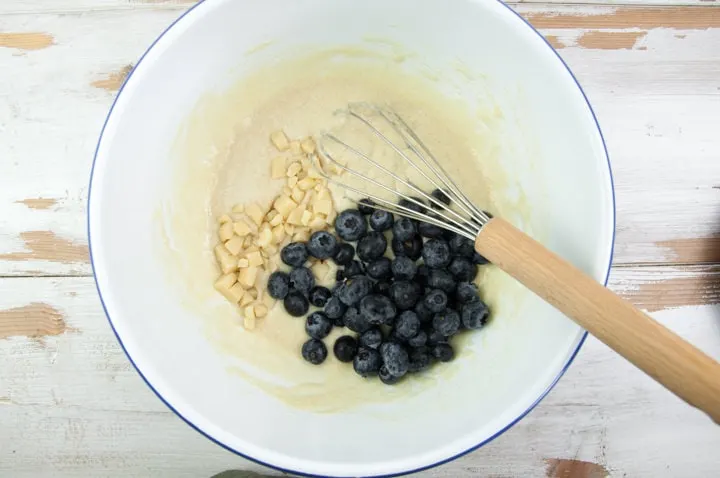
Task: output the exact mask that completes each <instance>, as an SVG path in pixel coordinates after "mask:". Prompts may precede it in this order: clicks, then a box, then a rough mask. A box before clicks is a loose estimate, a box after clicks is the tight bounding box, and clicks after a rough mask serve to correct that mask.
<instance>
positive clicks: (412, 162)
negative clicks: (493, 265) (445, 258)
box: [316, 103, 490, 240]
mask: <svg viewBox="0 0 720 478" xmlns="http://www.w3.org/2000/svg"><path fill="white" fill-rule="evenodd" d="M340 113H341V114H344V115H346V116H347V118H348V121H356V122H358V124H359V125H361V126H362V127H363V128H364V129H367V131H368V133H370V134H372V135H373V136H374V138H376V139H377V140H378V142H379V143H380V144H381V145H383V147H386V148H387V150H388V151H390V154H391V155H392V156H394V157H395V158H396V159H398V158H399V159H400V161H399V163H398V164H396V165H394V166H395V167H393V165H389V164H387V162H385V161H383V160H382V159H379V158H377V155H374V154H372V153H371V152H369V151H363V150H362V149H361V148H359V147H358V146H355V145H352V144H350V143H349V142H348V141H347V140H344V139H342V138H340V137H338V136H337V135H336V134H335V133H324V134H322V135H321V136H320V137H319V138H318V141H317V151H318V157H317V158H316V161H318V160H319V159H322V160H324V161H325V163H326V165H327V164H332V165H334V167H335V169H336V170H339V171H342V172H343V173H347V175H345V174H342V175H340V176H331V175H330V174H328V173H327V172H326V171H325V169H324V168H323V165H322V164H319V165H318V168H317V169H318V170H319V171H320V174H321V175H323V176H324V177H325V178H326V179H327V180H328V181H329V182H331V183H333V184H336V185H338V186H340V187H342V188H343V189H345V190H347V191H350V192H352V193H354V194H357V195H358V196H359V198H358V199H360V198H369V199H371V200H372V201H373V202H374V203H375V204H374V205H373V207H374V208H376V209H382V210H385V211H388V212H390V213H393V214H397V215H399V216H404V217H408V218H410V219H416V220H418V221H421V222H426V223H429V224H433V225H435V226H438V227H441V228H443V229H447V230H449V231H452V232H455V233H457V234H460V235H461V236H464V237H466V238H468V239H471V240H475V238H476V237H477V235H478V234H479V232H480V229H481V228H482V227H483V226H484V225H485V224H486V223H487V222H488V221H489V220H490V215H489V214H488V213H486V212H485V211H482V210H481V209H479V208H477V207H476V206H475V205H474V204H473V203H472V202H471V201H470V200H469V199H468V198H467V196H465V195H464V194H463V193H462V191H461V190H460V188H459V187H458V186H457V184H456V183H455V182H454V181H453V180H452V178H450V176H449V175H448V174H447V173H446V172H445V169H444V168H443V167H442V165H441V163H440V161H438V159H437V158H436V157H435V156H434V155H433V154H432V152H431V151H430V150H429V149H428V147H427V146H426V145H425V143H423V141H422V140H421V139H420V138H419V137H418V135H417V134H415V132H414V131H413V130H412V129H411V128H410V126H409V125H408V124H407V122H406V121H405V120H403V118H402V117H401V116H400V115H399V114H397V113H396V112H394V111H393V110H392V109H390V108H388V107H386V106H380V105H375V104H369V103H353V104H350V105H349V106H348V108H347V109H346V110H343V111H342V112H340ZM332 148H340V150H339V151H340V152H343V153H348V154H350V156H351V159H350V160H349V161H347V162H345V161H341V160H340V158H339V157H338V156H339V154H338V152H335V151H332ZM361 164H363V165H365V166H367V167H369V169H368V170H367V171H366V172H362V171H360V169H359V167H360V165H361ZM396 168H397V172H395V171H393V169H396ZM403 169H405V170H406V171H407V172H408V173H410V174H413V175H415V176H416V177H418V178H422V180H423V181H424V182H426V183H427V184H429V185H430V187H429V188H425V189H423V188H421V187H419V186H418V185H416V184H415V183H414V182H412V181H410V179H409V175H410V174H405V173H403V172H400V170H403ZM342 178H347V179H342ZM354 180H356V181H354ZM351 181H354V182H353V183H352V184H351ZM428 189H429V190H431V191H432V190H434V191H432V192H429V191H428ZM438 191H439V192H438ZM428 204H429V205H430V207H428Z"/></svg>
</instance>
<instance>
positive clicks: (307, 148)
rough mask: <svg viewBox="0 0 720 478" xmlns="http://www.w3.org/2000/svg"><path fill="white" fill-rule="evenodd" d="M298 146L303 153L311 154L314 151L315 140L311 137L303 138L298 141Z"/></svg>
mask: <svg viewBox="0 0 720 478" xmlns="http://www.w3.org/2000/svg"><path fill="white" fill-rule="evenodd" d="M300 147H301V148H302V150H303V152H305V154H312V153H314V152H315V141H314V140H313V139H312V138H305V139H304V140H302V142H301V143H300Z"/></svg>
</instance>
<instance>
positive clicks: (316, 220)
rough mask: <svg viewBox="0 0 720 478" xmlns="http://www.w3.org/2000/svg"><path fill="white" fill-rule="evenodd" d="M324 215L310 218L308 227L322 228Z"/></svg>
mask: <svg viewBox="0 0 720 478" xmlns="http://www.w3.org/2000/svg"><path fill="white" fill-rule="evenodd" d="M325 225H326V224H325V217H324V216H315V217H313V218H312V220H311V221H310V223H308V227H309V228H310V229H315V230H316V229H323V228H324V227H325Z"/></svg>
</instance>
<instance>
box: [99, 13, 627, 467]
mask: <svg viewBox="0 0 720 478" xmlns="http://www.w3.org/2000/svg"><path fill="white" fill-rule="evenodd" d="M205 1H206V0H200V1H199V2H198V3H196V4H195V5H193V6H192V7H190V8H189V9H187V10H186V11H185V12H183V14H182V15H180V16H179V17H178V18H176V19H175V20H174V21H173V22H172V23H171V24H170V25H169V26H168V27H167V28H166V29H165V30H164V31H163V32H162V33H161V34H160V35H159V36H158V37H157V38H156V39H155V40H154V41H153V42H152V44H151V45H150V46H149V47H148V48H147V50H145V52H144V53H143V54H142V56H141V57H140V59H138V61H137V63H136V64H135V67H134V68H133V69H132V71H130V73H129V74H128V75H127V77H126V78H125V81H124V82H123V84H122V86H121V87H120V89H119V90H118V93H117V95H116V96H115V99H114V100H113V103H112V106H110V110H109V111H108V114H107V117H106V118H105V122H104V123H103V127H102V130H101V131H100V137H99V139H98V144H97V146H96V148H95V154H94V155H93V163H92V167H91V169H90V184H89V186H88V204H87V228H88V246H89V251H90V265H91V267H92V270H93V279H94V280H95V287H96V288H97V291H98V296H99V297H100V303H101V304H102V308H103V311H104V312H105V316H106V317H107V319H108V322H109V323H110V327H111V328H112V331H113V333H114V334H115V337H116V338H117V340H118V343H119V344H120V347H122V349H123V352H125V355H126V356H127V358H128V360H130V363H131V364H132V366H133V367H134V368H135V370H136V371H137V373H138V374H139V375H140V377H141V378H142V379H143V381H144V382H145V384H146V385H147V386H148V387H149V388H150V390H152V391H153V393H154V394H155V395H156V396H157V397H158V398H159V399H160V401H161V402H163V403H164V404H165V406H166V407H168V408H169V409H170V410H171V411H172V412H173V413H175V415H177V416H178V417H180V419H182V420H183V421H184V422H185V423H186V424H188V425H189V426H190V427H191V428H192V429H194V430H195V431H197V432H198V433H200V434H201V435H203V436H204V437H205V438H207V439H208V440H210V441H212V442H213V443H215V444H216V445H218V446H220V447H222V448H224V449H226V450H228V451H230V452H232V453H235V454H236V455H239V456H241V457H243V458H245V459H247V460H250V461H253V462H255V463H258V464H260V465H263V466H267V467H268V468H272V469H275V470H278V471H281V472H284V473H293V474H295V475H300V476H310V477H315V476H321V475H313V474H310V473H303V472H301V471H296V470H291V469H287V468H281V467H279V466H276V465H273V464H271V463H266V462H263V461H261V460H258V459H257V458H253V457H251V456H248V455H246V454H244V453H241V452H239V451H237V450H234V449H233V448H230V446H228V445H226V444H224V443H221V442H220V441H218V440H217V439H215V438H214V437H212V436H210V435H209V434H208V433H206V432H205V431H203V430H201V429H200V428H198V426H197V425H195V424H194V423H192V422H191V421H189V420H188V419H187V418H185V417H184V416H183V415H182V414H181V413H180V412H178V411H177V410H176V409H175V408H174V407H173V406H172V405H170V403H168V402H167V401H166V400H165V398H164V397H163V396H162V395H160V393H159V392H158V391H157V390H156V389H155V387H153V386H152V384H151V383H150V382H149V381H148V379H147V378H145V375H143V373H142V371H141V370H140V369H139V368H138V366H137V365H136V364H135V361H133V359H132V357H131V356H130V354H129V353H128V351H127V349H126V348H125V344H123V341H122V339H121V338H120V336H119V335H118V333H117V330H115V326H114V325H113V322H112V319H111V318H110V314H108V311H107V307H105V301H104V300H103V296H102V292H101V291H100V284H99V283H98V281H97V277H96V276H95V262H94V260H93V254H92V250H93V249H92V238H91V235H90V200H91V197H92V182H93V181H92V180H93V174H94V173H95V162H96V161H97V155H98V151H99V150H100V144H101V143H102V139H103V134H104V133H105V128H106V127H107V123H108V121H109V120H110V116H111V115H112V112H113V110H114V109H115V104H116V103H117V100H118V98H119V97H120V94H121V93H122V92H123V89H124V88H125V85H126V84H127V82H128V81H129V80H130V77H132V75H133V73H134V72H135V68H137V67H138V65H140V63H141V62H142V61H143V59H145V56H147V54H148V53H149V52H150V50H152V49H153V47H155V45H156V44H157V42H159V41H160V39H162V38H163V37H164V36H165V34H166V33H167V32H168V31H169V30H170V29H171V28H173V27H174V26H175V24H177V23H178V22H179V21H181V20H182V19H183V18H185V16H186V15H187V14H188V13H190V12H191V11H193V10H194V9H195V8H197V7H199V6H200V5H202V4H203V3H205ZM495 1H497V2H498V3H499V4H500V5H502V6H503V7H505V8H507V9H508V10H509V11H510V12H511V13H512V14H513V15H515V16H516V17H517V18H519V19H520V20H522V22H523V23H524V24H525V25H527V26H528V27H529V28H530V29H532V31H534V32H535V33H536V34H537V35H538V36H539V37H540V38H541V39H542V40H543V41H544V42H545V44H546V45H547V46H548V48H550V49H551V50H552V51H553V53H554V54H555V56H556V57H557V58H558V59H559V60H560V62H561V63H562V65H563V66H564V67H565V69H566V70H567V72H568V73H569V74H570V77H571V78H572V79H573V81H574V82H575V85H576V86H577V87H578V90H580V93H581V94H582V96H583V98H584V100H585V104H586V105H587V107H588V110H589V111H590V114H591V115H592V118H593V121H594V122H595V127H596V128H597V131H598V134H599V135H600V140H601V142H602V145H603V151H604V152H605V159H606V161H607V167H608V173H609V174H610V191H611V199H612V240H611V244H610V258H609V262H608V266H607V272H606V274H605V281H604V285H606V286H607V281H608V278H609V277H610V267H611V265H612V260H613V254H614V251H615V226H616V219H617V214H616V210H615V182H614V179H613V173H612V165H611V164H610V156H609V155H608V151H607V145H606V144H605V137H604V136H603V134H602V130H601V129H600V123H599V122H598V120H597V116H596V115H595V111H594V110H593V108H592V106H591V105H590V101H589V100H588V98H587V95H586V94H585V91H584V90H583V89H582V86H580V83H579V82H578V80H577V78H576V77H575V75H574V74H573V72H572V70H570V67H568V65H567V63H565V60H563V59H562V57H561V56H560V55H559V54H558V52H557V51H555V49H554V48H553V47H552V45H550V43H549V42H548V41H547V40H546V39H545V37H544V36H543V35H542V34H541V33H540V32H539V31H537V30H536V29H535V27H533V26H532V25H531V24H530V22H528V21H527V20H526V19H525V18H523V17H522V15H520V14H519V13H518V12H516V11H515V10H513V9H512V8H511V7H510V6H508V5H506V4H505V3H504V2H502V1H501V0H495ZM587 335H588V333H587V332H584V333H583V335H582V338H581V339H580V341H579V342H578V344H577V346H576V347H575V350H574V351H573V353H572V354H571V355H570V358H568V361H567V362H566V363H565V365H564V366H563V368H562V370H560V372H559V373H558V375H557V376H556V377H555V379H554V380H553V381H552V383H550V385H548V387H547V388H546V389H545V390H544V391H543V392H542V393H541V394H540V396H539V397H538V398H537V399H536V400H535V401H534V402H533V403H532V404H531V405H530V406H529V407H528V408H527V410H525V411H524V412H523V413H521V414H520V415H519V416H518V417H517V418H515V419H514V420H513V421H511V422H510V423H508V424H507V425H506V426H504V427H503V428H502V429H500V430H498V431H497V432H495V434H494V435H492V436H491V437H489V438H487V439H485V440H483V441H482V442H480V443H478V444H477V445H475V446H472V447H470V448H468V449H467V450H464V451H462V452H460V453H457V454H455V455H453V456H451V457H449V458H446V459H444V460H441V461H438V462H437V463H433V464H432V465H426V466H422V467H420V468H415V469H413V470H407V471H403V472H399V473H392V474H388V475H372V477H373V478H382V477H390V476H403V475H409V474H411V473H418V472H420V471H424V470H428V469H430V468H434V467H436V466H440V465H444V464H445V463H448V462H451V461H453V460H456V459H458V458H460V457H462V456H464V455H466V454H468V453H470V452H472V451H475V450H477V449H478V448H480V447H482V446H485V445H487V444H488V443H490V442H491V441H493V440H494V439H496V438H497V437H499V436H500V435H502V434H503V433H505V432H506V431H507V430H509V429H510V428H512V427H513V426H514V425H515V424H517V423H518V422H519V421H520V420H522V419H523V418H525V416H526V415H527V414H528V413H530V412H531V411H532V410H533V409H534V408H535V407H536V406H537V405H538V404H539V403H540V402H541V401H542V400H543V399H544V398H545V397H546V396H547V394H548V393H550V390H552V389H553V388H554V387H555V385H556V384H557V383H558V381H559V380H560V378H562V376H563V375H564V374H565V372H566V371H567V370H568V368H569V367H570V364H572V362H573V360H575V357H576V356H577V354H578V352H580V348H581V347H582V345H583V343H585V339H587Z"/></svg>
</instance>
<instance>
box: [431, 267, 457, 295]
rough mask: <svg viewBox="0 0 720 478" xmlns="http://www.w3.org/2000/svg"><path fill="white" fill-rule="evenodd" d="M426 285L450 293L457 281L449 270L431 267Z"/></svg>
mask: <svg viewBox="0 0 720 478" xmlns="http://www.w3.org/2000/svg"><path fill="white" fill-rule="evenodd" d="M427 285H428V287H431V288H433V289H440V290H442V291H445V293H447V294H450V293H451V292H453V291H454V290H455V287H456V286H457V282H456V281H455V278H454V277H453V276H452V274H450V273H449V272H447V271H444V270H442V269H432V270H431V271H430V274H429V275H428V282H427Z"/></svg>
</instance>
